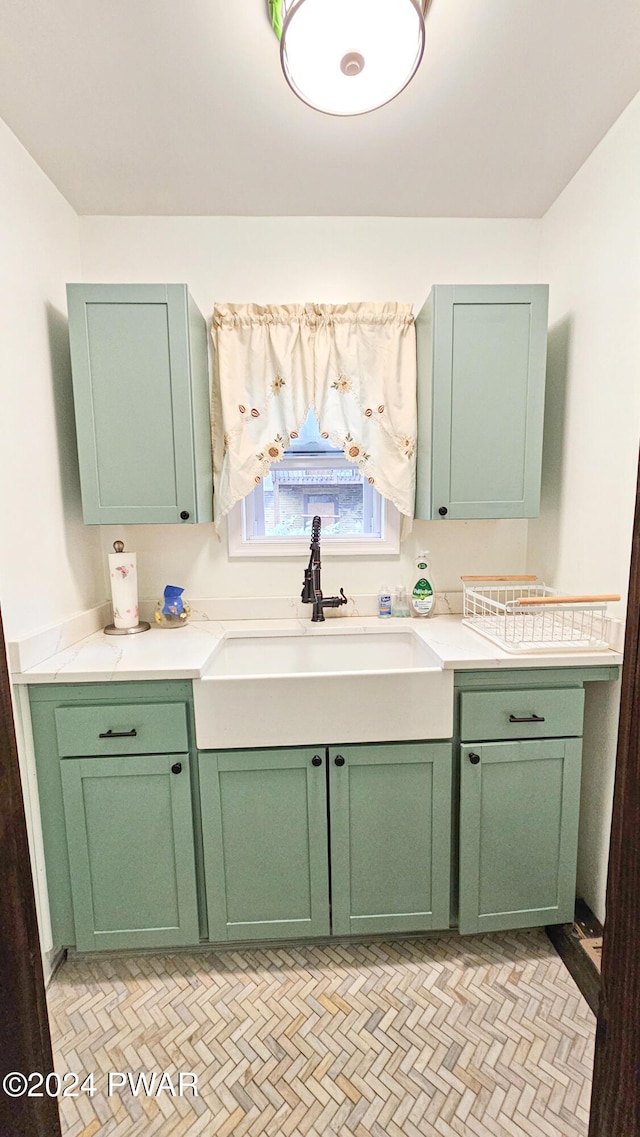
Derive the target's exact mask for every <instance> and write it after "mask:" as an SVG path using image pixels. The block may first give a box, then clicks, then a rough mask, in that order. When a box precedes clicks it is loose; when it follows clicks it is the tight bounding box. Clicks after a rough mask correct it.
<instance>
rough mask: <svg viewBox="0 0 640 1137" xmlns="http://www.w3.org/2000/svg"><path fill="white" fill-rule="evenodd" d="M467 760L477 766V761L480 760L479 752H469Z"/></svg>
mask: <svg viewBox="0 0 640 1137" xmlns="http://www.w3.org/2000/svg"><path fill="white" fill-rule="evenodd" d="M469 761H470V763H471V765H472V766H477V765H478V762H479V761H480V755H479V754H470V755H469Z"/></svg>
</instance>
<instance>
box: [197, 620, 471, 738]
mask: <svg viewBox="0 0 640 1137" xmlns="http://www.w3.org/2000/svg"><path fill="white" fill-rule="evenodd" d="M193 691H194V707H195V721H196V739H197V743H198V746H199V748H200V749H220V748H234V747H253V746H298V745H308V744H309V745H313V746H320V745H323V744H327V745H328V744H331V743H343V742H344V743H346V742H378V741H379V742H385V741H394V740H396V741H398V740H402V739H420V738H449V737H450V736H451V734H452V733H453V672H451V671H443V670H442V667H441V666H440V663H439V661H438V659H437V658H436V657H435V656H434V654H433V653H432V652H431V650H430V649H429V648H428V647H427V645H426V644H425V643H423V641H422V639H421V638H420V637H419V636H418V635H416V633H415V632H414V631H413V629H411V628H407V629H397V628H390V629H389V630H386V629H383V628H381V629H380V630H378V629H366V630H364V629H362V628H359V629H358V630H357V631H356V630H354V631H353V632H352V631H349V630H347V629H344V626H343V627H341V628H340V629H339V630H338V629H336V630H335V631H333V629H331V628H330V627H328V626H327V625H321V626H320V627H319V628H316V627H315V626H313V628H312V629H310V630H309V631H306V629H305V630H301V631H299V632H297V633H291V632H285V633H281V634H278V633H275V634H274V633H270V634H267V635H260V636H259V635H250V636H241V635H238V636H235V635H231V636H229V635H228V636H226V637H225V638H224V639H223V640H222V641H221V643H220V644H219V646H218V648H217V649H216V650H215V652H214V654H213V655H212V657H211V659H210V660H209V662H208V664H207V667H206V670H205V673H204V675H203V677H202V678H201V679H196V680H194V683H193Z"/></svg>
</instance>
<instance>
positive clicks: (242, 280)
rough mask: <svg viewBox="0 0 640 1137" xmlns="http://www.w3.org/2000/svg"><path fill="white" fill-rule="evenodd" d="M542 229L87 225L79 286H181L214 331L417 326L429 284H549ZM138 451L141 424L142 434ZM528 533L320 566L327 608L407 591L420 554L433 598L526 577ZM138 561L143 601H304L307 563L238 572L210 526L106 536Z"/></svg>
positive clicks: (443, 525)
mask: <svg viewBox="0 0 640 1137" xmlns="http://www.w3.org/2000/svg"><path fill="white" fill-rule="evenodd" d="M539 229H540V222H539V221H528V220H524V221H523V220H469V219H461V220H459V219H424V218H417V219H414V218H361V217H360V218H351V217H349V218H343V217H339V218H328V217H320V218H307V217H294V218H282V217H278V218H274V217H271V218H269V217H267V218H265V217H262V218H256V217H186V218H185V217H182V218H171V217H83V218H80V232H81V245H82V269H83V279H84V280H85V281H87V282H89V281H105V282H120V281H122V282H128V281H145V282H150V283H153V282H164V281H175V282H184V283H186V284H188V285H189V288H190V291H191V293H192V295H193V298H194V300H195V301H196V303H197V304H198V305H199V307H200V309H201V311H202V312H203V314H204V315H205V316H206V317H207V320H208V321H210V317H211V312H212V309H213V305H214V303H215V302H222V301H235V302H243V301H255V302H259V303H285V302H287V301H289V302H298V303H299V302H305V301H317V302H325V303H341V302H346V301H357V300H398V301H402V302H405V303H411V304H413V306H414V311H415V313H416V314H417V312H418V311H419V309H420V307H421V306H422V304H423V303H424V301H425V300H426V298H427V296H428V294H429V291H430V288H431V286H432V284H448V283H459V284H465V283H469V284H477V283H487V284H499V283H531V282H536V281H538V280H540V279H541V278H540V276H539V266H538V254H539V249H538V241H539ZM140 428H141V442H143V440H144V423H141V424H140ZM526 535H527V522H526V521H474V522H461V521H459V522H452V521H448V522H418V523H416V525H415V527H414V532H413V534H412V536H411V537H410V538H409V539H408V540H407V541H406V542H405V543H404V545H403V546H402V553H401V555H400V557H395V558H357V559H356V558H354V559H352V560H344V559H342V558H332V557H331V556H330V555H328V554H326V550H325V551H324V553H325V555H323V586H324V591H325V592H326V593H327V595H331V594H333V593H334V591H336V592H337V590H338V588H339V587H341V586H342V587H343V588H344V589H345V592H347V593H356V592H357V593H363V592H364V593H367V592H369V593H376V592H377V591H378V588H379V587H380V585H381V584H383V583H386V584H388V585H390V586H393V585H394V584H396V583H405V584H407V585H408V584H409V583H410V581H411V577H412V573H413V561H414V559H415V554H416V553H417V552H418V551H420V550H421V549H423V548H427V549H429V550H430V551H431V553H432V559H433V574H434V579H435V583H436V587H437V588H438V589H439V590H441V591H445V590H446V591H456V590H459V589H460V587H461V585H460V579H459V578H460V575H461V574H462V573H490V572H501V573H502V572H523V571H524V557H525V549H526ZM119 537H121V538H122V539H123V540H125V541H126V543H127V547H129V548H131V549H134V550H135V551H136V552H137V553H138V576H139V587H140V596H141V598H143V597H144V598H146V599H150V598H153V597H154V596H159V595H161V594H162V589H163V588H164V585H165V584H168V583H171V584H179V585H182V586H184V588H185V595H191V596H199V597H203V596H250V595H256V593H258V594H262V595H266V596H298V595H299V592H300V588H301V586H302V568H303V564H302V561H299V562H298V561H296V560H295V559H293V560H290V559H287V560H284V561H277V560H259V561H247V560H236V561H232V560H230V559H229V557H228V554H227V542H226V532H225V533H224V534H223V538H222V541H218V539H217V538H216V536H215V533H214V530H213V526H212V525H194V526H190V525H186V526H166V525H165V526H129V527H127V528H126V531H125V529H124V528H123V527H118V528H116V527H108V528H105V529H104V530H103V534H102V539H103V557H104V558H106V554H107V552H109V551H111V548H112V544H113V541H114V540H115V539H116V538H119Z"/></svg>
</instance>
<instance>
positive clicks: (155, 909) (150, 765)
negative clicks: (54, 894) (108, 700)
mask: <svg viewBox="0 0 640 1137" xmlns="http://www.w3.org/2000/svg"><path fill="white" fill-rule="evenodd" d="M61 767H62V794H63V801H64V816H65V822H66V828H67V841H68V849H69V866H70V870H71V891H72V894H73V914H74V921H75V931H76V947H77V949H78V951H93V950H96V949H101V948H102V949H105V948H106V949H110V950H111V949H114V948H144V947H173V946H177V945H180V944H197V943H198V941H199V925H198V903H197V898H196V875H195V856H194V843H193V821H192V816H191V788H190V780H189V755H188V754H180V755H176V754H171V755H168V754H167V755H165V754H145V755H142V756H140V755H136V756H124V757H119V758H66V759H63V760H62V762H61ZM48 869H49V870H50V869H51V866H48Z"/></svg>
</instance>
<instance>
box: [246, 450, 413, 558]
mask: <svg viewBox="0 0 640 1137" xmlns="http://www.w3.org/2000/svg"><path fill="white" fill-rule="evenodd" d="M336 457H337V456H333V455H330V454H327V453H326V452H325V453H324V454H315V455H309V454H307V455H304V456H303V455H301V454H300V455H296V459H298V460H299V462H300V464H301V465H304V466H306V467H308V466H313V465H316V466H318V467H321V468H322V467H324V468H325V469H326V468H327V467H329V468H332V467H335V464H336ZM376 492H377V491H376ZM251 496H252V495H251V494H250V495H249V496H248V497H246V498H243V499H242V501H239V502H237V503H236V505H234V507H233V509H231V510H230V511H229V513H228V515H227V538H228V545H229V556H230V557H301V556H304V554H305V553H306V552H308V551H309V541H310V537H311V534H310V533H309V535H308V536H304V537H302V536H297V537H251V538H248V537H247V536H246V533H247V530H248V529H251V528H252V526H251V525H249V526H248V525H247V517H248V515H249V513H250V510H251V504H252V503H251V500H250V499H251ZM378 496H379V498H380V529H381V535H380V536H379V537H374V536H372V535H371V534H370V533H363V534H361V535H358V534H350V535H349V536H344V537H340V536H332V535H331V534H329V533H323V534H322V551H323V554H324V555H326V556H331V557H359V556H360V557H371V556H381V557H389V556H394V555H396V554H397V553H399V552H400V513H399V511H398V510H397V509H396V507H395V506H394V505H393V504H392V503H391V502H390V501H387V500H386V498H384V497H382V495H381V494H380V495H378Z"/></svg>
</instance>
